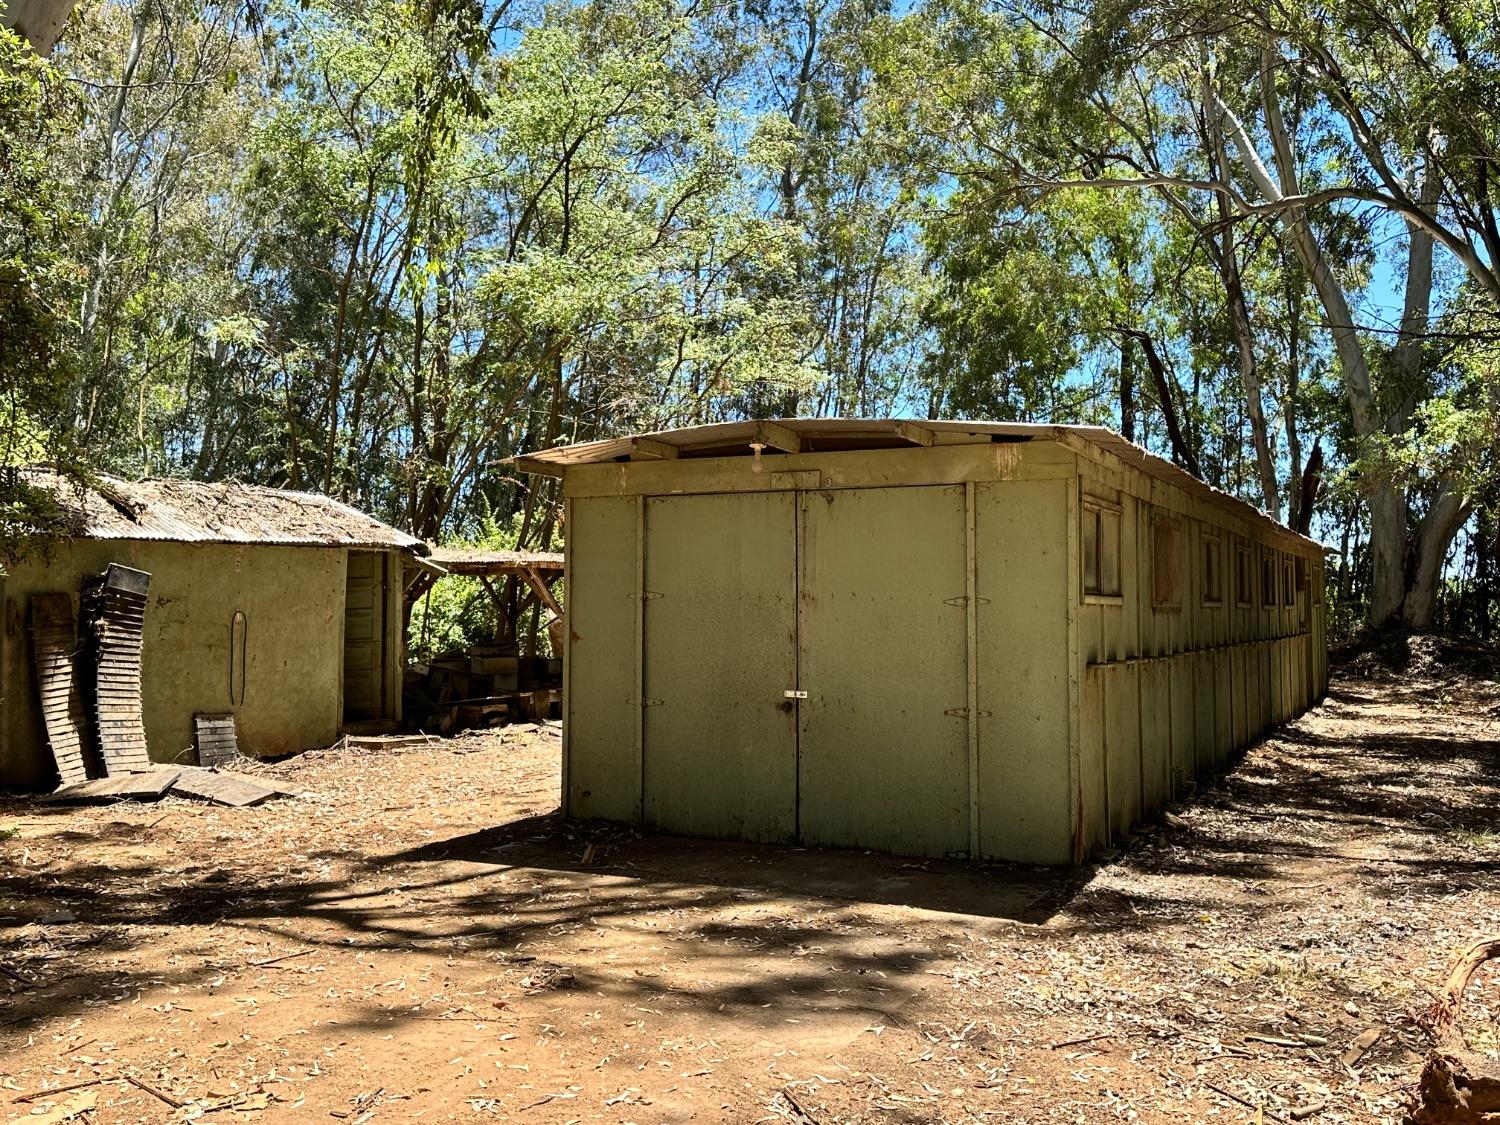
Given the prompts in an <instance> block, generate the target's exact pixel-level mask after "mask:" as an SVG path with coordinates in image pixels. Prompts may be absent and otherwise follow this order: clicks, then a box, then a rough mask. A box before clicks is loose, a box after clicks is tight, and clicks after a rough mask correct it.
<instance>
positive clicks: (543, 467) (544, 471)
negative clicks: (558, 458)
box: [512, 457, 563, 477]
mask: <svg viewBox="0 0 1500 1125" xmlns="http://www.w3.org/2000/svg"><path fill="white" fill-rule="evenodd" d="M512 464H514V465H515V467H516V468H518V469H520V470H521V472H523V473H534V474H538V475H541V476H544V477H560V476H562V475H563V467H562V466H561V465H554V464H553V463H552V462H551V461H538V460H537V459H536V458H535V457H517V458H515V459H514V460H513V461H512Z"/></svg>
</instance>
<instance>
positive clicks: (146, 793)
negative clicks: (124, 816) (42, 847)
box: [44, 767, 182, 804]
mask: <svg viewBox="0 0 1500 1125" xmlns="http://www.w3.org/2000/svg"><path fill="white" fill-rule="evenodd" d="M181 772H182V771H181V770H180V769H174V768H171V767H163V768H160V769H150V770H143V771H141V772H139V773H121V774H114V775H112V776H110V777H96V778H94V779H92V780H90V781H81V782H78V783H77V784H74V785H65V786H63V787H62V788H61V789H59V790H57V791H56V792H55V793H51V794H48V796H47V797H45V798H44V800H46V801H48V802H54V803H58V804H66V803H68V802H72V801H103V800H116V799H118V800H134V801H154V800H156V799H157V798H158V797H161V796H162V795H164V794H165V793H166V792H167V790H168V789H170V788H171V787H172V783H173V782H174V781H176V780H177V775H178V774H180V773H181Z"/></svg>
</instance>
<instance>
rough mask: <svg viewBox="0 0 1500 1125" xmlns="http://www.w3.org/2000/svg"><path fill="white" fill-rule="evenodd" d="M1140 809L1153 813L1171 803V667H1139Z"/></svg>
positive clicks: (1156, 664)
mask: <svg viewBox="0 0 1500 1125" xmlns="http://www.w3.org/2000/svg"><path fill="white" fill-rule="evenodd" d="M1140 677H1141V697H1140V706H1141V805H1142V807H1143V809H1144V811H1145V812H1147V813H1152V812H1155V811H1156V810H1157V809H1159V808H1161V807H1162V806H1163V805H1165V804H1166V803H1167V802H1168V801H1170V800H1171V799H1172V695H1171V664H1170V661H1167V660H1153V661H1149V662H1147V663H1144V664H1142V665H1140Z"/></svg>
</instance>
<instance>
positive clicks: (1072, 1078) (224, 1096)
mask: <svg viewBox="0 0 1500 1125" xmlns="http://www.w3.org/2000/svg"><path fill="white" fill-rule="evenodd" d="M1420 655H1421V654H1419V657H1420ZM1497 719H1500V686H1497V685H1496V684H1495V682H1494V681H1493V680H1492V679H1488V678H1485V677H1483V676H1476V675H1473V674H1472V673H1467V674H1466V673H1460V672H1457V671H1454V670H1452V668H1451V666H1450V667H1447V668H1445V667H1444V666H1441V665H1437V664H1434V663H1433V662H1432V661H1431V660H1430V659H1422V658H1419V659H1417V660H1416V661H1414V662H1413V663H1412V665H1411V666H1410V667H1408V668H1407V669H1405V671H1404V672H1403V673H1402V674H1400V675H1395V674H1392V673H1390V672H1389V671H1386V670H1382V669H1380V668H1375V667H1373V666H1372V665H1371V663H1370V661H1369V660H1367V661H1366V662H1365V666H1364V667H1362V668H1361V667H1358V666H1357V667H1356V668H1355V669H1354V670H1352V671H1350V672H1346V674H1345V675H1343V676H1342V677H1341V678H1340V679H1339V680H1338V681H1337V682H1336V684H1335V687H1334V690H1333V692H1332V694H1331V696H1330V699H1329V701H1328V702H1327V703H1326V704H1325V705H1324V706H1323V707H1321V708H1320V709H1318V710H1316V711H1314V712H1312V713H1310V714H1308V715H1306V716H1304V717H1303V718H1302V719H1301V720H1300V721H1298V722H1297V723H1295V724H1293V725H1292V726H1290V727H1288V728H1286V729H1284V730H1283V731H1281V732H1279V733H1278V735H1277V736H1276V737H1275V738H1273V739H1271V740H1269V741H1267V742H1266V743H1264V744H1263V745H1261V746H1259V747H1257V748H1256V749H1254V750H1253V751H1252V752H1251V753H1250V754H1249V755H1248V756H1246V757H1245V759H1244V760H1243V761H1241V762H1240V763H1238V765H1237V766H1236V768H1235V769H1234V771H1233V772H1232V773H1231V774H1229V775H1228V776H1227V777H1225V778H1224V779H1222V781H1220V782H1219V783H1218V784H1217V785H1215V786H1214V787H1212V788H1210V789H1208V790H1206V791H1205V792H1203V793H1202V794H1200V795H1199V797H1198V798H1197V800H1195V801H1193V802H1191V803H1189V804H1188V805H1186V806H1184V807H1183V808H1182V809H1181V810H1180V814H1179V819H1177V820H1176V821H1175V822H1171V823H1167V824H1164V825H1163V826H1162V827H1161V828H1160V829H1159V830H1157V831H1155V832H1152V833H1148V834H1146V835H1145V836H1143V837H1142V838H1141V839H1140V840H1139V841H1138V842H1137V843H1136V844H1135V845H1134V846H1132V847H1131V848H1130V849H1128V850H1127V851H1126V852H1125V853H1124V854H1123V855H1120V856H1118V857H1116V858H1114V859H1113V860H1112V861H1111V862H1108V863H1106V864H1103V865H1101V866H1095V867H1091V868H1087V869H1084V870H1080V871H1075V872H1060V871H1049V870H1041V869H1036V868H1017V867H1009V866H1002V865H986V866H965V865H962V864H954V863H938V862H925V863H921V862H913V861H910V860H902V859H894V858H889V857H882V856H873V855H862V854H854V853H819V852H812V851H802V850H795V849H775V848H769V847H753V846H746V845H740V844H723V843H711V842H703V841H688V840H681V839H672V838H652V837H640V836H637V835H636V834H634V833H630V832H626V831H623V830H619V829H612V830H601V829H599V828H597V827H586V826H580V825H574V824H569V823H566V822H563V821H561V820H560V819H559V818H558V817H557V815H556V803H557V802H556V798H557V791H558V756H559V755H558V739H557V737H556V733H555V731H552V730H545V731H540V732H532V733H510V734H507V733H505V732H501V731H496V732H489V733H486V734H483V735H471V736H467V737H463V738H460V739H455V740H453V741H450V742H446V743H438V744H436V745H434V746H433V747H432V748H418V749H412V750H406V751H401V752H394V753H393V752H383V753H380V754H373V753H357V752H352V751H327V752H322V753H314V754H308V755H304V756H302V757H300V758H297V759H295V760H291V761H288V762H285V763H281V764H279V765H276V766H272V767H268V768H267V769H266V772H267V773H268V774H269V775H271V776H274V777H276V778H279V779H281V780H283V781H285V782H288V783H290V784H292V785H294V786H296V787H298V788H300V789H303V790H305V791H306V793H307V794H308V795H307V796H305V797H302V798H298V799H291V800H285V801H280V802H277V803H275V804H271V805H267V806H264V807H261V808H254V809H237V810H231V809H221V808H213V807H207V806H201V805H196V804H192V803H189V802H186V801H183V800H180V799H176V798H173V799H168V800H166V801H163V802H161V803H159V804H154V805H112V806H107V807H96V808H86V809H79V808H71V809H63V808H49V807H46V806H43V805H40V804H37V803H22V802H11V803H6V804H3V805H0V835H5V834H8V838H7V839H5V840H4V841H3V842H0V877H3V886H4V898H3V899H0V1120H29V1121H63V1120H70V1119H71V1120H83V1121H92V1122H99V1123H105V1122H124V1121H148V1122H166V1121H175V1120H192V1119H198V1120H202V1121H205V1122H230V1121H252V1122H263V1123H270V1122H281V1121H299V1122H301V1121H330V1122H345V1123H348V1125H352V1123H356V1122H359V1123H363V1122H381V1121H411V1120H417V1119H425V1120H429V1121H471V1120H472V1121H484V1120H495V1119H499V1120H515V1121H524V1122H564V1121H580V1122H584V1121H587V1122H595V1121H606V1122H634V1123H637V1125H646V1123H648V1122H649V1123H656V1122H679V1121H727V1122H755V1121H793V1122H800V1123H803V1125H807V1123H810V1122H817V1123H822V1125H827V1123H831V1122H863V1121H881V1122H892V1121H894V1122H968V1121H1024V1122H1041V1121H1063V1122H1085V1123H1087V1122H1096V1121H1111V1120H1117V1119H1118V1120H1134V1121H1143V1122H1157V1121H1163V1122H1165V1121H1171V1122H1181V1121H1195V1122H1196V1121H1223V1122H1250V1121H1256V1120H1260V1118H1258V1117H1257V1111H1256V1109H1255V1108H1254V1107H1257V1106H1260V1107H1263V1110H1264V1114H1265V1118H1264V1119H1265V1120H1284V1121H1293V1120H1297V1121H1301V1120H1306V1121H1312V1122H1317V1123H1324V1122H1329V1123H1331V1122H1354V1121H1360V1122H1364V1121H1396V1120H1399V1118H1400V1116H1401V1112H1402V1107H1403V1105H1404V1102H1405V1100H1406V1098H1407V1096H1408V1093H1409V1091H1410V1089H1411V1087H1412V1083H1413V1082H1414V1080H1415V1078H1416V1075H1417V1071H1418V1068H1419V1063H1420V1055H1421V1052H1422V1051H1423V1050H1424V1049H1425V1046H1426V1044H1425V1041H1424V1040H1423V1038H1422V1035H1421V1033H1420V1032H1419V1031H1418V1030H1417V1029H1416V1027H1415V1026H1414V1024H1413V1022H1412V1016H1413V1015H1414V1014H1415V1012H1417V1011H1418V1010H1419V1009H1420V1008H1421V1007H1422V1006H1423V1005H1424V1004H1425V1003H1426V1001H1427V999H1428V996H1429V993H1428V990H1429V989H1432V988H1435V987H1437V985H1438V984H1439V983H1440V982H1441V981H1442V979H1443V977H1444V975H1445V971H1446V967H1447V964H1448V962H1449V960H1450V958H1451V956H1452V955H1453V953H1454V951H1455V950H1456V949H1458V948H1459V947H1461V946H1463V945H1465V944H1467V943H1468V942H1469V941H1471V940H1472V939H1474V938H1475V937H1476V936H1478V935H1479V934H1481V933H1482V932H1487V931H1494V930H1497V929H1500V880H1497V879H1496V877H1495V860H1496V858H1497V854H1500V852H1497V849H1500V820H1497V814H1500V790H1497V780H1500V756H1497V750H1500V727H1497V725H1496V723H1497ZM1497 1010H1500V1003H1497V992H1496V988H1495V980H1494V977H1493V976H1486V975H1485V974H1482V975H1481V978H1480V979H1479V981H1478V982H1476V985H1475V987H1474V988H1473V989H1472V990H1471V994H1470V999H1469V1003H1468V1005H1467V1007H1466V1009H1465V1027H1466V1029H1467V1032H1468V1035H1469V1038H1470V1040H1471V1042H1473V1043H1474V1044H1475V1045H1476V1046H1478V1047H1480V1048H1482V1049H1484V1048H1488V1049H1494V1048H1495V1047H1496V1044H1497V1038H1496V1023H1495V1019H1496V1014H1497ZM1372 1028H1373V1029H1378V1030H1379V1032H1380V1038H1379V1039H1378V1040H1377V1041H1376V1042H1375V1044H1374V1046H1373V1047H1372V1048H1371V1049H1370V1050H1369V1051H1368V1052H1367V1053H1366V1054H1364V1055H1363V1057H1362V1058H1360V1059H1359V1060H1358V1061H1357V1062H1355V1063H1354V1064H1353V1065H1352V1066H1351V1065H1347V1064H1346V1063H1344V1062H1341V1061H1340V1055H1342V1054H1343V1053H1344V1052H1345V1051H1346V1049H1347V1048H1348V1047H1349V1046H1350V1043H1351V1041H1353V1040H1354V1039H1355V1038H1356V1037H1357V1036H1359V1035H1360V1033H1361V1032H1363V1031H1365V1030H1366V1029H1372ZM1257 1037H1259V1038H1257ZM88 1083H92V1084H88ZM85 1084H86V1085H85ZM49 1091H50V1092H49ZM69 1114H73V1115H75V1116H73V1117H70V1116H69Z"/></svg>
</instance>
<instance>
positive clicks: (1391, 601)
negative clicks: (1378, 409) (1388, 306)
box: [1206, 51, 1406, 627]
mask: <svg viewBox="0 0 1500 1125" xmlns="http://www.w3.org/2000/svg"><path fill="white" fill-rule="evenodd" d="M1278 61H1279V60H1278V59H1277V58H1276V57H1275V56H1273V55H1272V54H1271V53H1270V52H1269V51H1267V52H1263V53H1262V58H1261V68H1262V70H1261V95H1262V99H1261V100H1262V108H1263V111H1264V114H1265V122H1266V130H1267V132H1269V133H1270V135H1271V143H1272V146H1273V148H1274V149H1275V152H1276V161H1277V171H1278V173H1279V181H1280V182H1278V181H1277V180H1274V179H1272V178H1271V173H1270V172H1269V171H1267V170H1266V166H1265V164H1263V163H1262V162H1261V158H1260V153H1259V152H1258V151H1257V150H1256V147H1255V144H1254V142H1253V141H1252V140H1251V139H1250V135H1249V132H1248V131H1247V130H1246V129H1245V126H1244V124H1243V123H1242V122H1241V121H1240V119H1239V118H1238V117H1237V116H1235V114H1234V111H1233V110H1231V109H1230V108H1229V107H1228V106H1227V105H1225V104H1224V100H1223V99H1222V98H1220V97H1219V95H1218V92H1217V91H1216V90H1215V89H1214V87H1213V85H1212V83H1208V84H1207V86H1206V89H1207V91H1208V93H1209V94H1210V95H1211V98H1212V102H1211V107H1212V109H1213V111H1214V112H1216V113H1217V114H1219V115H1220V118H1221V119H1222V121H1223V122H1224V124H1225V126H1226V132H1227V133H1228V135H1229V138H1230V139H1231V140H1232V141H1233V143H1234V147H1235V149H1236V151H1237V153H1238V155H1239V158H1240V165H1241V167H1242V168H1244V170H1245V174H1246V175H1247V176H1248V177H1249V178H1250V180H1251V182H1252V183H1254V185H1255V188H1256V190H1257V191H1258V192H1260V194H1261V196H1262V197H1263V198H1264V199H1265V200H1266V201H1267V202H1272V203H1274V202H1278V201H1280V200H1282V199H1283V198H1285V197H1286V196H1287V195H1292V194H1300V191H1299V190H1298V189H1297V169H1296V165H1295V162H1294V159H1293V154H1292V146H1291V139H1290V137H1289V135H1288V134H1287V130H1286V125H1285V123H1284V122H1283V121H1282V118H1281V106H1280V103H1279V101H1278V99H1277V95H1276V90H1275V82H1274V74H1275V65H1276V63H1277V62H1278ZM1287 187H1290V188H1291V189H1292V190H1290V191H1287V190H1285V189H1286V188H1287ZM1282 221H1283V222H1284V223H1285V225H1286V230H1287V234H1288V236H1289V237H1290V238H1291V240H1292V247H1293V249H1294V250H1295V251H1296V252H1297V257H1298V259H1299V260H1300V261H1301V263H1302V268H1303V269H1304V270H1306V271H1307V276H1308V279H1309V280H1310V281H1311V282H1312V285H1313V289H1314V291H1315V292H1316V293H1317V294H1318V299H1319V301H1321V302H1322V305H1323V311H1324V312H1325V313H1326V314H1327V316H1328V325H1329V330H1330V331H1331V332H1332V333H1333V345H1334V351H1335V353H1336V354H1337V355H1338V358H1339V368H1340V370H1341V371H1342V374H1343V377H1344V391H1345V394H1346V395H1347V397H1348V399H1349V412H1350V414H1351V416H1352V418H1353V421H1354V432H1355V434H1356V435H1357V436H1358V437H1359V438H1360V439H1362V442H1361V444H1362V445H1364V447H1365V448H1364V449H1363V450H1362V451H1361V452H1364V453H1366V454H1369V455H1372V456H1373V457H1374V458H1375V460H1374V463H1372V464H1371V465H1370V467H1369V468H1368V470H1367V471H1366V473H1365V478H1364V486H1365V492H1366V495H1367V496H1368V498H1369V504H1370V556H1371V564H1372V570H1373V574H1372V580H1371V590H1370V610H1369V617H1368V621H1369V624H1370V625H1372V626H1376V627H1379V626H1381V625H1385V624H1387V623H1389V622H1390V620H1391V619H1392V618H1394V617H1396V616H1397V615H1398V614H1399V613H1400V612H1401V605H1402V601H1403V598H1404V595H1405V591H1406V574H1405V553H1406V552H1405V548H1406V498H1405V496H1403V495H1402V493H1401V492H1400V490H1399V489H1397V488H1396V486H1395V483H1394V482H1393V481H1392V480H1391V476H1390V473H1389V471H1388V470H1387V469H1385V468H1384V467H1383V466H1382V464H1381V463H1380V461H1379V460H1378V458H1379V453H1378V451H1377V450H1376V449H1375V448H1373V445H1374V443H1373V442H1371V441H1370V440H1369V439H1371V438H1373V437H1375V436H1376V435H1377V434H1379V433H1381V432H1383V427H1382V426H1381V425H1380V419H1378V418H1377V417H1376V416H1375V395H1374V391H1373V390H1372V387H1371V382H1370V366H1369V362H1368V360H1367V359H1366V358H1365V353H1364V348H1363V347H1362V346H1361V344H1360V341H1359V334H1358V333H1357V332H1356V331H1355V328H1354V314H1353V312H1352V311H1351V310H1350V308H1349V301H1348V298H1347V297H1346V296H1345V294H1344V288H1343V286H1342V285H1341V284H1340V283H1339V280H1338V278H1337V277H1336V276H1334V273H1333V269H1332V268H1331V267H1330V266H1329V264H1328V260H1327V259H1326V258H1325V257H1324V256H1323V248H1322V247H1321V246H1320V245H1319V244H1318V240H1317V238H1316V237H1315V236H1314V235H1313V232H1312V227H1311V226H1310V225H1309V224H1308V221H1307V212H1306V211H1305V209H1303V208H1301V207H1289V208H1287V209H1286V210H1285V211H1284V212H1283V213H1282Z"/></svg>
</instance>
